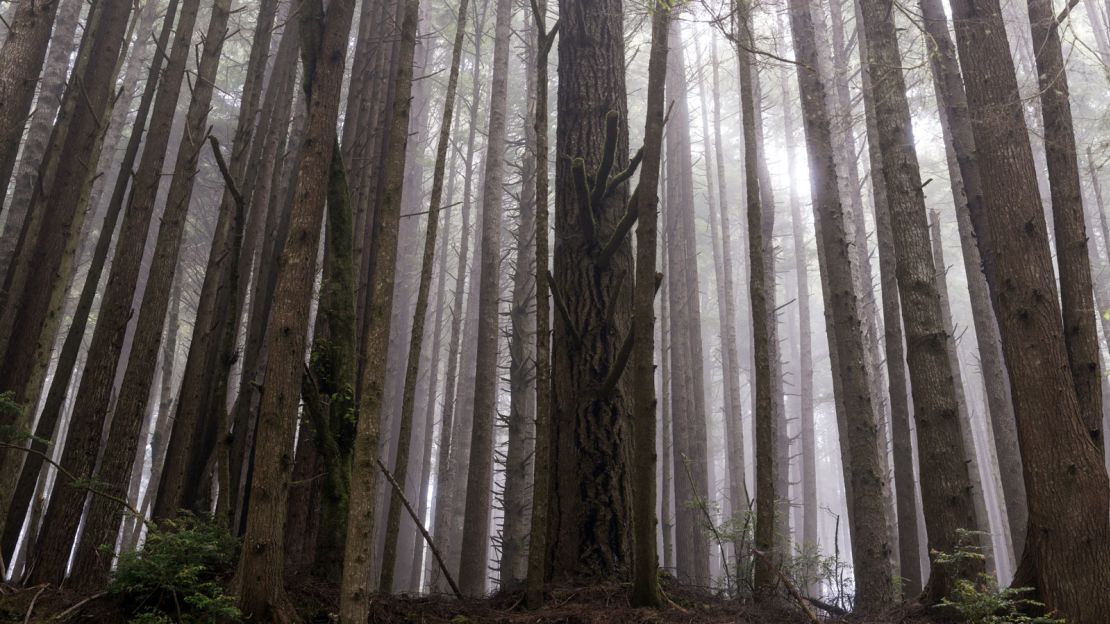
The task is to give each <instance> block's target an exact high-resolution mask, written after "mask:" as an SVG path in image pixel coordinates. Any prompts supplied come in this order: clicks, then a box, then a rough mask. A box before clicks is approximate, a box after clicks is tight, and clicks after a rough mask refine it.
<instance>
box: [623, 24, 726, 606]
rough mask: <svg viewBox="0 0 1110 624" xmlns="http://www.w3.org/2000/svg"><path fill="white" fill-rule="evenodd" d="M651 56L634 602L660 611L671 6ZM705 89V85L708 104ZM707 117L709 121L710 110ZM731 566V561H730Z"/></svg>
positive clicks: (636, 346) (642, 201) (635, 317)
mask: <svg viewBox="0 0 1110 624" xmlns="http://www.w3.org/2000/svg"><path fill="white" fill-rule="evenodd" d="M651 11H652V19H651V53H650V56H649V58H648V95H647V97H648V101H647V115H646V116H647V119H646V120H645V122H644V147H643V151H642V152H641V153H642V155H643V161H642V166H643V169H642V170H641V171H640V180H639V182H638V183H637V187H636V191H635V193H633V196H632V200H631V201H632V202H635V203H634V204H631V205H630V206H629V214H630V215H633V216H635V217H636V218H637V219H638V223H637V226H636V267H635V282H634V283H633V290H632V299H633V309H632V329H631V330H630V331H632V332H633V336H635V335H636V334H639V337H638V338H635V337H634V338H633V344H632V355H631V357H632V368H631V384H630V387H631V392H632V397H633V398H632V446H633V448H632V458H633V459H632V492H633V498H632V522H633V529H632V530H633V534H632V544H633V552H632V566H633V570H632V603H633V604H634V605H636V606H641V607H655V606H658V605H659V604H660V602H661V600H662V598H661V596H660V593H659V555H658V554H657V550H656V542H655V525H656V514H655V491H656V487H655V463H656V455H655V426H656V422H655V419H656V408H657V401H656V398H655V295H656V293H657V292H658V291H659V285H660V284H661V281H662V280H661V278H662V276H661V275H659V274H658V273H656V270H655V269H656V257H657V255H658V228H659V212H658V204H659V170H660V161H661V159H662V156H663V125H664V123H665V117H666V111H665V109H666V100H665V97H664V96H665V89H666V85H667V56H668V49H667V46H668V39H669V34H670V22H671V7H670V5H668V4H665V3H662V2H658V3H653V4H652V5H651ZM704 100H705V88H704V86H702V101H703V102H704ZM702 117H703V119H704V117H705V113H704V106H703V112H702ZM725 565H727V562H725Z"/></svg>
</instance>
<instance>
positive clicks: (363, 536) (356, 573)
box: [333, 0, 420, 624]
mask: <svg viewBox="0 0 1110 624" xmlns="http://www.w3.org/2000/svg"><path fill="white" fill-rule="evenodd" d="M402 8H403V20H402V21H401V23H400V24H399V25H398V27H399V29H398V35H399V36H400V39H399V45H400V49H399V52H398V55H397V58H396V59H395V66H394V68H393V69H394V71H393V89H394V90H395V92H396V95H397V99H396V102H395V105H394V107H393V110H392V112H391V115H390V120H389V124H390V137H389V148H388V149H387V150H386V152H385V153H386V155H387V157H386V161H385V163H384V167H385V176H384V179H383V180H382V184H383V187H382V188H383V194H382V204H381V206H380V212H379V214H378V215H377V216H376V224H375V234H376V235H377V240H376V243H377V244H376V246H375V248H374V251H373V255H374V258H373V262H372V263H371V269H372V272H371V274H370V275H368V276H367V277H369V284H370V285H371V288H372V289H373V294H372V297H371V300H370V307H369V309H368V310H367V316H368V323H369V324H368V326H367V327H368V328H367V335H366V338H365V340H366V344H367V354H368V359H367V361H366V362H365V364H364V365H363V373H362V378H361V379H360V380H359V383H360V388H361V393H360V398H359V406H358V407H359V421H358V429H357V433H356V434H355V444H354V453H353V456H352V464H351V470H352V472H357V473H359V474H362V475H365V478H362V479H354V480H352V481H351V498H350V509H349V512H348V517H347V544H346V550H345V554H344V558H343V585H342V591H343V593H342V597H341V599H340V621H342V622H344V623H352V624H353V623H355V622H364V621H366V619H367V617H368V612H369V609H370V587H369V585H370V578H369V577H370V566H369V563H370V549H371V544H372V542H373V528H374V518H375V514H374V484H375V482H376V478H375V475H376V474H377V471H376V470H375V468H376V466H375V461H374V460H375V456H376V455H377V452H378V449H377V446H378V436H379V427H380V418H381V408H382V394H383V391H384V387H385V372H386V371H385V369H386V346H387V344H388V340H389V326H390V310H391V308H392V304H393V276H394V272H395V268H396V267H395V263H396V258H397V228H398V223H399V221H400V217H401V214H400V209H401V190H402V186H403V181H404V174H405V146H406V144H407V141H408V132H407V130H408V126H409V111H410V101H409V99H410V98H409V96H410V94H411V92H412V80H413V57H414V55H415V50H416V28H417V22H418V21H419V19H418V17H419V12H420V2H419V0H404V2H403V4H402ZM344 38H345V36H344ZM336 43H337V45H338V43H339V42H336ZM333 125H334V124H333Z"/></svg>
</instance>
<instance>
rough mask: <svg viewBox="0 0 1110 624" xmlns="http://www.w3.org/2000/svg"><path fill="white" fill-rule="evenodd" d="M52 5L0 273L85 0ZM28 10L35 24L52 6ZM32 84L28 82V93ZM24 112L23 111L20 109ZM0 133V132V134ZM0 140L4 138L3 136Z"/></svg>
mask: <svg viewBox="0 0 1110 624" xmlns="http://www.w3.org/2000/svg"><path fill="white" fill-rule="evenodd" d="M34 4H35V3H34V2H24V3H22V4H21V5H13V6H19V7H20V8H21V9H23V10H26V9H24V7H25V6H33V5H34ZM53 4H57V5H58V8H57V9H56V10H57V11H58V14H57V16H56V17H55V18H54V19H55V22H54V31H53V33H52V34H51V35H50V51H49V52H48V53H47V55H46V61H45V65H44V66H43V70H42V79H41V80H40V81H39V83H38V89H39V95H38V100H37V103H36V105H35V110H34V112H33V113H31V119H30V122H29V123H28V124H27V136H26V138H25V139H24V141H23V155H22V157H21V158H20V162H19V166H18V168H16V169H15V175H14V176H12V177H11V180H12V182H14V188H13V189H12V195H11V201H10V202H8V209H7V212H6V213H5V218H4V230H3V235H2V236H0V276H3V275H7V273H8V267H9V266H11V261H12V256H13V254H15V248H16V245H18V243H19V232H20V230H22V229H23V221H24V218H25V217H26V216H27V207H28V205H29V203H30V199H31V193H32V192H33V191H34V187H33V179H37V178H38V168H39V164H40V163H41V162H42V157H43V154H44V153H45V152H46V142H47V141H49V140H50V130H51V128H53V127H54V118H55V117H56V116H57V115H58V107H59V106H60V105H61V98H62V94H63V92H64V91H65V86H66V78H67V77H68V75H69V57H70V55H71V54H73V51H74V49H76V47H77V39H76V38H75V37H74V35H75V34H76V32H77V26H78V22H80V19H81V9H82V8H83V7H84V4H85V3H84V2H81V0H60V2H55V3H53ZM32 10H33V11H35V12H36V13H37V14H38V21H36V24H40V25H41V23H42V22H45V16H44V15H42V14H43V13H46V12H49V11H50V10H52V9H51V8H50V7H49V6H46V7H43V6H42V3H40V6H39V8H37V9H32ZM149 13H154V11H149ZM47 28H49V27H47ZM25 34H26V33H25ZM5 45H7V41H5ZM13 45H14V44H13ZM2 54H3V52H2V51H0V55H2ZM16 69H17V68H16V67H15V66H14V65H12V66H11V68H10V69H7V70H5V72H3V73H7V72H12V71H15V70H16ZM35 77H36V78H37V77H38V75H37V74H36V75H35ZM33 86H34V85H33V84H32V93H33ZM16 105H17V104H16V103H14V102H13V103H5V104H0V112H6V111H7V109H8V108H9V107H14V106H16ZM24 114H26V111H24ZM15 128H16V129H17V130H18V131H19V132H22V131H23V118H19V119H17V120H16V126H15ZM0 136H3V133H0ZM0 140H8V139H7V137H5V138H4V139H0ZM11 140H13V141H16V143H15V144H14V145H15V146H16V147H18V145H19V144H18V141H19V137H18V136H13V137H11ZM13 149H15V148H13ZM12 157H13V158H14V157H15V155H14V154H13V155H12ZM0 158H3V156H2V155H0ZM3 174H4V171H0V180H2V181H0V208H3V205H4V199H5V198H6V197H5V196H6V193H5V191H6V190H7V189H8V188H9V185H10V184H11V183H12V182H9V177H8V176H10V175H12V172H10V171H9V172H7V175H3Z"/></svg>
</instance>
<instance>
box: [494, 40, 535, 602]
mask: <svg viewBox="0 0 1110 624" xmlns="http://www.w3.org/2000/svg"><path fill="white" fill-rule="evenodd" d="M524 42H525V43H524V45H525V54H524V60H525V65H524V67H525V110H527V111H528V112H529V115H528V118H531V117H532V116H533V115H534V114H535V113H534V111H535V106H536V102H535V93H536V74H535V72H533V71H531V69H532V68H533V67H535V60H536V47H535V46H536V39H535V29H534V26H532V25H531V22H529V27H528V31H527V33H526V34H525V36H524ZM535 144H536V129H535V127H534V126H533V124H531V123H528V122H527V121H526V122H525V124H524V145H525V148H524V162H523V163H522V166H521V172H520V184H521V188H520V209H519V217H518V219H517V227H516V241H515V242H516V263H515V266H514V267H513V293H512V307H511V308H510V310H509V323H510V332H511V333H510V339H509V418H508V423H507V425H508V430H509V439H508V442H509V448H508V451H507V453H506V455H505V493H504V497H503V503H502V508H503V509H504V517H505V521H504V525H503V527H502V531H501V563H500V566H499V567H500V570H499V572H500V583H499V585H500V589H502V590H516V589H518V588H519V587H521V586H522V585H523V584H524V581H525V577H526V576H527V573H528V527H529V524H530V522H529V515H530V513H531V506H532V501H531V497H530V496H529V495H528V488H530V487H531V486H532V478H531V477H532V458H533V457H534V450H535V435H536V434H535V418H536V415H535V412H536V390H535V387H534V386H533V383H534V380H535V358H536V356H535V349H534V348H533V345H534V340H535V333H536V321H535V316H534V315H535V298H534V296H533V295H534V293H535V288H536V266H535V265H536V249H535V246H534V242H535V234H536V184H535V180H536V154H535V152H534V151H533V149H534V146H535Z"/></svg>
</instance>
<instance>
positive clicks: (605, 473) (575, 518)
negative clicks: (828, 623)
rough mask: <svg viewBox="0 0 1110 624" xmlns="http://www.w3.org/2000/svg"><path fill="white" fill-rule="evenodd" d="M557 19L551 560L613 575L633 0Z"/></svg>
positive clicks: (625, 474)
mask: <svg viewBox="0 0 1110 624" xmlns="http://www.w3.org/2000/svg"><path fill="white" fill-rule="evenodd" d="M559 16H560V24H561V31H560V36H559V93H558V118H559V119H560V121H561V123H559V124H558V128H557V131H556V152H557V153H558V154H563V155H569V156H571V158H570V159H568V158H563V157H560V158H559V159H558V160H557V162H556V167H555V171H556V185H555V231H556V232H557V234H558V235H557V236H556V239H555V254H554V255H555V271H554V282H553V285H552V293H553V298H554V299H555V306H556V308H557V309H558V310H559V314H558V315H557V316H556V317H555V323H554V330H555V331H554V340H553V342H552V347H553V354H552V355H553V357H552V366H551V368H552V371H551V372H552V375H551V377H552V382H553V383H552V393H553V394H552V399H553V413H552V426H553V430H552V448H553V455H552V458H551V459H552V463H551V471H552V481H551V483H550V487H551V492H550V497H549V503H550V508H549V509H550V517H549V518H548V522H547V524H548V526H547V557H548V561H547V565H548V570H549V573H550V576H551V577H552V578H556V579H568V578H579V577H582V576H589V577H594V576H608V575H611V574H614V573H616V572H617V570H620V569H622V568H624V567H625V566H627V564H628V563H629V558H630V554H631V552H630V528H631V526H630V525H631V523H630V518H629V513H630V505H631V502H632V501H631V499H630V496H631V491H630V489H629V488H630V485H631V483H630V475H629V469H630V466H629V460H630V458H629V431H628V422H629V420H628V418H629V409H630V405H629V403H628V400H627V398H626V396H625V392H626V390H627V386H626V384H624V383H619V382H620V377H621V374H620V373H621V371H622V369H623V367H624V363H626V362H627V355H626V356H624V361H625V362H624V363H622V362H621V355H620V351H621V350H622V343H624V342H627V341H628V340H629V332H630V331H631V304H632V297H631V289H630V288H627V287H625V288H622V287H621V284H623V283H624V282H630V281H631V279H632V250H631V245H630V243H629V241H628V237H627V236H626V233H625V234H621V233H619V232H618V233H614V228H615V227H616V225H617V223H618V222H619V221H620V220H621V219H622V218H623V217H624V215H625V212H626V203H627V199H628V191H627V189H626V188H625V186H624V185H621V184H611V182H610V180H609V175H610V174H611V173H615V172H618V171H620V170H622V169H623V168H624V167H625V166H626V164H627V162H628V132H627V127H628V123H627V120H628V107H627V96H626V92H625V67H624V62H625V56H624V37H623V35H622V32H623V27H622V24H623V18H624V10H623V3H622V2H619V1H617V0H601V1H597V0H591V1H585V0H560V2H559ZM587 172H590V173H592V174H594V177H595V179H596V182H595V183H594V188H590V182H589V180H588V179H587V175H588V174H587ZM583 186H585V187H586V189H585V190H584V189H583ZM618 235H619V236H618ZM611 236H612V237H614V238H612V239H611V238H610V237H611ZM541 355H543V354H542V353H541ZM607 379H608V380H609V382H608V383H607Z"/></svg>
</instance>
